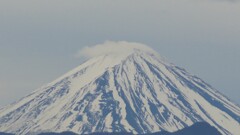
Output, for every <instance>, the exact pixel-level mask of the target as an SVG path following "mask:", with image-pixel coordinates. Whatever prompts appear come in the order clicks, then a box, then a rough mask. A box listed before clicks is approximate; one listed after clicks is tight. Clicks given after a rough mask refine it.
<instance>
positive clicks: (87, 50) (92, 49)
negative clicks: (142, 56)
mask: <svg viewBox="0 0 240 135" xmlns="http://www.w3.org/2000/svg"><path fill="white" fill-rule="evenodd" d="M134 49H138V50H143V51H145V52H150V53H154V54H157V53H156V52H155V51H154V50H153V49H151V48H150V47H148V46H147V45H145V44H142V43H136V42H127V41H105V42H104V43H102V44H97V45H95V46H87V47H84V48H82V49H81V50H80V51H78V53H77V54H76V57H86V58H92V57H96V56H100V55H106V54H126V55H127V54H129V53H131V52H133V51H134Z"/></svg>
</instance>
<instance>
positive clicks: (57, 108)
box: [0, 48, 240, 135]
mask: <svg viewBox="0 0 240 135" xmlns="http://www.w3.org/2000/svg"><path fill="white" fill-rule="evenodd" d="M201 121H206V122H208V123H209V124H211V125H213V126H214V127H216V128H217V129H218V130H219V131H220V132H221V133H222V134H233V135H238V134H239V133H240V125H239V122H240V108H239V107H238V106H237V105H235V104H233V103H232V102H230V101H229V100H228V99H227V98H225V97H224V96H223V95H222V94H220V93H218V92H217V91H216V90H214V89H213V88H212V87H211V86H209V85H208V84H206V83H205V82H204V81H202V80H201V79H199V78H198V77H196V76H193V75H190V74H189V73H187V72H186V71H185V70H184V69H181V68H179V67H176V66H174V65H172V64H169V63H167V62H165V61H163V60H161V59H160V58H159V57H158V56H156V55H155V54H154V53H151V52H149V51H144V50H142V49H137V48H133V49H132V51H131V53H128V54H127V55H126V54H124V55H121V54H107V55H100V56H97V57H94V58H92V59H90V60H89V61H87V62H85V63H84V64H82V65H80V66H79V67H77V68H76V69H74V70H72V71H70V72H69V73H67V74H66V75H64V76H62V77H60V78H59V79H57V80H55V81H54V82H52V83H50V84H49V85H47V86H44V87H42V88H40V89H38V90H36V91H35V92H33V93H32V94H30V95H29V96H27V97H25V98H23V99H21V100H20V101H18V102H16V103H14V104H12V105H9V106H7V107H5V108H3V109H1V110H0V131H4V132H10V133H17V134H26V133H35V132H43V131H48V132H50V131H54V132H56V131H57V132H63V131H72V132H75V133H79V134H83V133H93V132H132V133H150V132H158V131H162V130H165V131H170V132H173V131H177V130H180V129H182V128H184V127H187V126H190V125H192V124H194V123H196V122H201Z"/></svg>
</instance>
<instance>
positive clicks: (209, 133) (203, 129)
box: [0, 122, 221, 135]
mask: <svg viewBox="0 0 240 135" xmlns="http://www.w3.org/2000/svg"><path fill="white" fill-rule="evenodd" d="M0 135H13V134H7V133H5V134H4V133H1V132H0ZM38 135H77V134H76V133H73V132H61V133H54V132H49V133H40V134H38ZM89 135H133V134H132V133H127V132H120V133H92V134H89ZM146 135H221V133H220V132H219V131H218V130H217V129H216V128H214V127H212V126H211V125H209V124H208V123H205V122H199V123H195V124H194V125H192V126H190V127H186V128H184V129H182V130H180V131H177V132H174V133H170V132H166V131H162V132H156V133H149V134H146Z"/></svg>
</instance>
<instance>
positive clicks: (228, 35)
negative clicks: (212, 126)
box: [0, 0, 240, 107]
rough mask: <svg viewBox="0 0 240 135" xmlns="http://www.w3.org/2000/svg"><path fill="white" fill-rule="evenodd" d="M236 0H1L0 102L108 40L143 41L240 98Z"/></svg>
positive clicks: (52, 76)
mask: <svg viewBox="0 0 240 135" xmlns="http://www.w3.org/2000/svg"><path fill="white" fill-rule="evenodd" d="M239 15H240V2H238V1H237V0H151V1H149V0H118V1H117V0H95V1H93V0H21V1H20V0H11V1H10V0H1V1H0V107H2V106H4V105H6V104H9V103H12V102H13V101H15V100H18V99H20V98H21V97H23V96H25V95H27V94H29V93H30V92H31V91H33V90H35V89H36V88H38V87H40V86H42V85H43V84H45V83H48V82H51V81H52V80H54V79H56V78H58V77H59V76H61V75H62V74H64V73H65V72H67V71H69V70H71V69H72V68H74V67H76V66H78V65H79V64H81V62H82V61H83V59H82V58H76V57H75V55H76V53H77V52H78V51H79V50H80V49H81V48H83V47H84V46H87V45H90V46H91V45H95V44H99V43H103V42H104V41H106V40H112V41H129V42H139V43H143V44H147V45H149V46H150V47H152V48H153V49H155V50H156V51H157V52H159V53H160V55H162V56H164V57H166V58H167V59H168V60H169V61H170V62H172V63H175V64H176V65H179V66H181V67H183V68H185V69H186V70H188V71H189V72H190V73H192V74H195V75H197V76H199V77H200V78H202V79H204V80H205V81H206V82H208V83H209V84H211V85H212V86H213V87H215V88H216V89H218V90H219V91H220V92H222V93H224V94H225V95H226V96H228V97H229V98H230V99H232V100H233V101H235V103H238V104H240V89H239V81H240V71H239V69H240V60H239V59H240V16H239Z"/></svg>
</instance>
